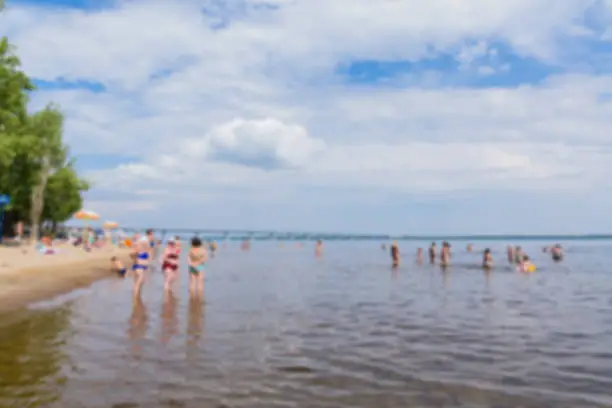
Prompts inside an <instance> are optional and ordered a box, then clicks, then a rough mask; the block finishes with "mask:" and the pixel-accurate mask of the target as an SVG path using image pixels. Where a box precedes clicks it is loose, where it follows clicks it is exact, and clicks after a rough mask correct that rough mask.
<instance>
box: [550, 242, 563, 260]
mask: <svg viewBox="0 0 612 408" xmlns="http://www.w3.org/2000/svg"><path fill="white" fill-rule="evenodd" d="M550 256H551V257H552V260H553V261H555V262H561V261H562V260H563V248H562V247H561V245H560V244H556V245H555V246H553V247H552V248H551V250H550Z"/></svg>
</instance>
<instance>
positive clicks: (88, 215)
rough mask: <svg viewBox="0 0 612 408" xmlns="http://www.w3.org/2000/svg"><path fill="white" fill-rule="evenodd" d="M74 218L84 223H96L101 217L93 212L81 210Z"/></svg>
mask: <svg viewBox="0 0 612 408" xmlns="http://www.w3.org/2000/svg"><path fill="white" fill-rule="evenodd" d="M74 218H75V219H77V220H83V221H96V220H99V219H100V216H99V215H98V214H97V213H95V212H93V211H89V210H80V211H77V212H76V213H75V214H74Z"/></svg>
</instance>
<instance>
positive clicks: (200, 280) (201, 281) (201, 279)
mask: <svg viewBox="0 0 612 408" xmlns="http://www.w3.org/2000/svg"><path fill="white" fill-rule="evenodd" d="M197 285H198V288H197V289H198V291H197V292H196V293H197V295H198V296H200V297H202V296H204V265H202V268H201V270H200V273H198V280H197Z"/></svg>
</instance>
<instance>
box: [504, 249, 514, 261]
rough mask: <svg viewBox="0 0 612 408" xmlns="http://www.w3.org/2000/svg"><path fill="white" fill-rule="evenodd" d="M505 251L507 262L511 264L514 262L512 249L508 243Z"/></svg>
mask: <svg viewBox="0 0 612 408" xmlns="http://www.w3.org/2000/svg"><path fill="white" fill-rule="evenodd" d="M506 253H507V254H508V263H511V264H513V263H514V249H513V248H512V247H511V246H510V245H508V247H507V248H506Z"/></svg>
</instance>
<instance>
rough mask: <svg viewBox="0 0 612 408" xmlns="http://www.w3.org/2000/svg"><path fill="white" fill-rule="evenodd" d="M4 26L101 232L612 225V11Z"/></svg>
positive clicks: (164, 17)
mask: <svg viewBox="0 0 612 408" xmlns="http://www.w3.org/2000/svg"><path fill="white" fill-rule="evenodd" d="M440 10H445V13H442V14H441V13H440ZM1 18H2V19H3V24H2V25H1V26H0V27H1V28H0V35H2V34H5V35H8V36H9V38H10V40H11V41H12V42H13V43H14V44H16V46H17V47H18V51H19V55H20V57H21V58H22V61H23V63H24V68H25V69H26V70H27V71H28V73H30V75H32V77H33V78H34V79H35V81H36V84H37V85H38V90H37V91H36V92H35V93H34V94H33V95H32V109H37V108H39V107H41V106H44V105H45V104H46V103H48V102H49V101H55V102H57V103H59V104H60V105H61V106H62V108H63V110H64V111H65V113H66V116H67V122H66V140H67V141H68V142H69V143H70V145H71V147H72V150H73V152H74V154H75V155H76V156H77V158H78V166H79V169H80V170H81V171H82V172H83V173H84V174H86V175H87V177H89V178H91V179H92V180H94V181H95V188H94V189H93V190H92V191H91V192H90V193H88V195H87V206H89V207H91V208H92V209H94V210H97V211H98V212H100V213H101V215H102V217H103V218H107V219H114V220H117V221H120V222H122V223H126V224H130V223H131V224H134V223H136V224H138V225H145V224H146V225H155V226H163V225H172V226H176V227H185V226H193V225H195V224H197V225H198V226H203V227H205V226H214V227H228V228H241V227H244V228H262V229H268V228H272V229H280V230H320V231H350V232H381V233H385V232H389V233H414V234H428V233H435V234H440V233H442V234H443V233H449V234H464V233H555V232H559V233H572V232H576V233H582V232H607V231H609V230H611V229H612V221H607V220H612V217H611V215H612V214H611V211H612V210H610V208H612V206H610V205H609V204H610V202H611V201H612V193H608V192H606V190H609V189H606V187H608V185H609V182H608V177H607V174H608V173H609V170H612V169H610V168H609V167H610V166H612V164H610V163H612V162H611V161H610V160H609V159H610V157H609V156H610V154H611V152H612V150H611V146H610V137H609V135H608V132H609V130H608V129H609V128H610V125H612V123H611V122H612V115H611V114H612V99H611V98H610V97H609V95H612V77H611V76H610V69H611V67H612V65H611V62H612V60H611V59H610V56H611V55H612V53H611V51H612V42H611V40H612V31H608V30H609V27H610V24H611V23H612V9H611V8H610V5H609V3H607V2H604V1H591V0H584V1H582V0H556V1H554V2H553V1H551V0H534V1H532V2H524V3H523V2H517V1H510V0H499V2H497V3H496V4H492V3H491V2H490V1H485V0H469V1H465V2H462V3H457V2H453V1H451V0H436V1H432V2H429V3H423V2H416V1H412V0H397V1H394V2H391V1H387V2H385V1H381V2H372V1H366V0H337V1H335V2H334V3H333V4H331V3H329V2H326V1H323V0H310V1H307V0H294V1H291V2H287V1H285V2H283V1H280V0H269V1H267V2H263V1H260V2H256V1H252V0H227V1H222V0H194V1H193V2H172V1H145V0H142V1H139V2H130V1H117V2H111V1H108V2H98V1H96V2H92V1H88V0H79V1H77V0H72V1H68V0H61V1H44V2H43V1H9V2H8V4H7V10H6V11H5V12H4V14H3V15H2V17H1ZM151 27H155V30H151ZM611 191H612V190H611Z"/></svg>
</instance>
